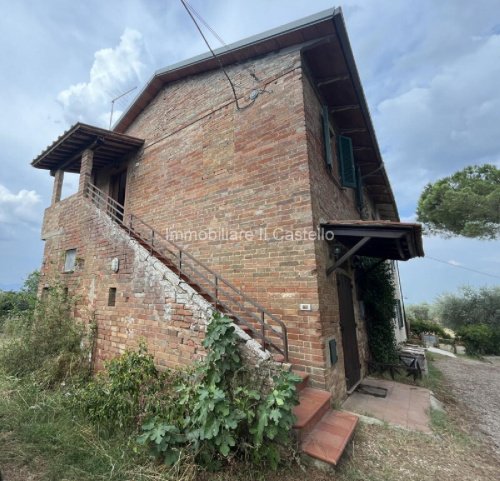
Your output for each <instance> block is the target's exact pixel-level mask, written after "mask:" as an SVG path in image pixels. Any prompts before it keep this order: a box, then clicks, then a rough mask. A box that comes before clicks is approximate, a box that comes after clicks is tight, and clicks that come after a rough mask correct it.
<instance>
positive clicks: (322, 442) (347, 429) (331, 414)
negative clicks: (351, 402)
mask: <svg viewBox="0 0 500 481" xmlns="http://www.w3.org/2000/svg"><path fill="white" fill-rule="evenodd" d="M358 420H359V418H358V416H356V415H354V414H351V413H346V412H343V411H334V410H332V409H329V410H328V412H327V413H326V414H325V415H324V416H323V417H322V418H321V420H320V421H319V422H318V423H317V424H316V426H315V427H314V429H313V430H311V432H310V433H309V434H308V435H307V436H305V437H304V438H303V441H302V444H301V450H302V452H303V453H304V454H307V455H309V456H311V457H313V458H316V459H319V460H320V461H323V462H325V463H328V464H333V465H334V466H335V465H337V463H338V462H339V459H340V457H341V456H342V453H343V452H344V450H345V447H346V446H347V443H348V442H349V441H350V440H351V438H352V436H353V434H354V430H355V429H356V425H357V424H358Z"/></svg>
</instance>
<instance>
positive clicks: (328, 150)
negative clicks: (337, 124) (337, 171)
mask: <svg viewBox="0 0 500 481" xmlns="http://www.w3.org/2000/svg"><path fill="white" fill-rule="evenodd" d="M321 117H322V119H323V138H324V144H325V162H326V165H327V166H328V167H329V168H330V169H331V168H332V166H333V159H332V144H331V140H330V117H329V113H328V106H327V105H323V110H322V115H321Z"/></svg>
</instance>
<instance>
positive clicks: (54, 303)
mask: <svg viewBox="0 0 500 481" xmlns="http://www.w3.org/2000/svg"><path fill="white" fill-rule="evenodd" d="M72 307H73V300H72V299H70V298H69V297H68V295H67V292H66V290H65V289H64V287H63V286H60V285H56V286H54V287H52V288H51V289H50V291H49V292H48V294H47V296H46V297H45V298H44V299H42V300H40V301H38V302H37V303H36V305H34V306H33V308H32V309H27V310H25V311H24V313H23V315H22V316H18V317H16V319H15V321H13V322H12V326H14V327H12V326H11V329H10V336H9V337H8V338H7V340H6V341H5V343H4V345H3V346H2V347H3V348H2V352H1V353H0V364H1V365H2V366H3V368H4V370H5V371H6V372H7V373H8V374H11V375H15V376H20V377H26V376H31V377H32V378H33V379H34V380H35V381H36V382H37V383H39V384H41V385H46V386H49V387H50V386H53V385H55V384H56V383H59V382H62V381H66V380H68V379H70V378H75V377H80V376H84V375H86V374H88V371H89V361H88V351H87V349H86V348H85V346H86V343H85V342H84V337H85V336H84V329H83V327H82V326H81V325H79V324H77V323H75V321H74V319H73V317H72V315H71V310H72Z"/></svg>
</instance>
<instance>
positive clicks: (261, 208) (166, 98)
mask: <svg viewBox="0 0 500 481" xmlns="http://www.w3.org/2000/svg"><path fill="white" fill-rule="evenodd" d="M249 70H250V71H252V72H254V73H255V75H256V76H257V77H258V78H259V80H260V82H259V83H257V82H256V81H254V79H253V78H252V76H251V75H250V73H249ZM228 73H229V75H230V77H231V78H232V79H233V80H234V81H235V84H237V91H238V92H245V99H241V100H240V102H241V103H242V104H248V102H249V100H248V93H249V92H250V91H251V90H252V89H260V90H261V92H260V95H259V96H258V97H257V99H256V101H255V102H254V103H253V104H252V105H250V106H249V107H248V108H246V109H244V110H236V108H235V104H234V101H233V99H232V96H231V95H232V94H231V90H230V87H229V85H228V84H227V80H226V79H225V77H224V76H223V74H222V73H221V72H220V71H218V70H217V71H213V72H208V73H205V74H203V75H199V76H196V77H192V78H186V79H184V80H181V81H178V82H175V83H173V84H171V85H168V86H166V87H164V88H163V89H162V90H161V91H160V93H159V94H158V95H157V96H156V98H154V99H153V100H152V101H151V103H150V104H149V105H148V106H147V107H146V109H145V110H144V111H143V112H142V113H141V114H140V115H139V116H138V118H137V119H136V121H135V122H134V123H133V124H132V125H131V127H130V128H129V129H128V131H127V132H126V133H127V134H130V135H134V136H138V137H142V138H145V140H146V141H145V145H144V147H143V149H142V150H141V151H140V152H139V153H138V155H137V156H136V157H134V158H132V159H130V161H129V162H128V179H127V200H126V211H127V212H132V213H134V214H136V215H138V216H139V217H141V218H142V219H143V220H145V221H146V222H148V223H150V224H151V225H152V226H154V228H155V229H156V230H158V231H160V232H164V233H166V232H167V230H168V231H170V232H172V231H177V232H183V231H195V232H198V233H199V232H201V231H205V232H206V231H207V230H208V229H214V230H215V231H217V230H220V229H224V230H226V231H227V230H231V231H232V232H238V231H246V232H250V233H252V234H253V238H251V239H248V238H247V239H245V238H241V239H238V240H215V241H210V240H199V239H198V240H196V239H191V240H190V241H187V240H185V241H182V240H178V243H179V244H181V245H182V246H183V247H185V248H187V250H188V251H189V252H190V253H191V254H193V255H195V256H196V257H198V258H199V259H200V260H202V261H204V262H205V263H206V264H208V265H209V266H210V267H211V268H213V269H214V270H216V271H218V272H219V273H220V274H222V275H223V276H225V277H227V278H228V279H229V280H230V281H232V282H233V283H234V284H236V285H237V286H238V287H239V288H241V289H242V290H243V291H244V292H245V293H246V294H247V295H249V296H250V297H252V298H254V299H255V300H257V301H258V302H260V303H261V304H263V305H264V307H266V308H267V309H268V310H269V311H271V312H272V313H273V314H275V315H277V316H278V317H280V318H281V319H282V320H283V321H284V322H285V323H286V325H287V328H288V333H289V342H290V361H291V363H293V364H294V365H295V366H298V367H299V368H302V369H304V370H306V371H308V372H309V373H310V374H311V379H312V381H313V383H314V384H316V385H318V386H324V385H325V384H326V385H327V386H328V387H331V388H332V389H333V392H334V396H335V397H339V398H340V397H342V396H343V395H344V393H345V382H344V372H343V357H342V349H341V345H342V343H341V337H340V330H339V319H338V300H337V292H336V285H335V282H334V276H330V278H329V279H327V278H326V277H325V274H324V272H325V268H326V267H327V266H328V265H330V264H331V262H332V261H331V259H329V256H328V249H327V245H326V242H324V241H314V240H297V239H293V240H273V239H272V236H273V233H274V232H275V231H276V230H277V233H278V234H280V233H281V234H282V233H284V232H290V231H292V232H299V233H300V232H301V231H302V230H304V231H305V232H310V231H311V230H314V229H315V228H316V227H317V226H318V225H319V223H320V222H321V221H323V220H328V219H356V218H359V214H358V212H357V209H356V206H355V200H354V193H353V191H352V190H350V189H342V188H340V187H339V184H338V180H336V179H335V178H334V177H332V176H331V175H330V174H329V173H328V172H327V170H326V167H325V164H324V159H323V144H322V136H321V123H320V105H319V102H318V100H317V99H316V97H315V95H314V92H313V90H312V88H311V86H310V84H309V83H308V80H307V79H306V78H305V77H303V72H302V69H301V68H300V54H299V51H298V49H288V50H287V51H285V52H281V53H275V54H272V55H268V56H266V57H263V58H260V59H256V60H255V61H252V62H247V63H246V64H245V65H244V66H241V65H240V66H233V67H230V68H229V69H228ZM110 173H112V171H109V170H108V171H106V172H94V175H95V182H96V183H97V184H98V185H99V187H100V188H103V189H104V190H106V182H107V179H108V178H109V175H110ZM85 202H86V201H84V200H82V199H81V198H78V197H76V196H75V197H72V198H69V199H67V200H65V201H63V202H61V203H59V204H56V205H54V206H52V207H51V208H50V209H48V210H47V215H46V219H45V223H44V236H45V237H46V238H47V243H46V251H45V257H44V259H45V261H44V262H45V264H44V268H43V272H44V273H45V274H46V276H47V277H46V278H49V277H50V276H51V274H50V269H51V268H53V269H55V272H60V270H61V269H62V264H61V262H63V254H64V251H65V249H69V248H75V247H76V248H77V255H78V257H81V258H83V259H84V264H83V267H81V269H80V270H79V271H78V272H75V273H74V274H64V275H63V277H64V279H65V281H66V282H69V283H70V284H71V283H73V285H74V287H73V289H74V290H75V291H77V292H78V293H79V294H82V299H83V300H82V304H81V309H80V312H79V316H80V317H82V318H83V317H85V316H86V315H87V316H88V314H85V315H84V314H83V312H84V306H85V309H87V311H89V312H90V311H91V312H95V313H96V316H97V319H98V321H99V329H100V335H99V336H100V337H99V349H100V351H99V352H100V356H101V357H109V356H113V355H114V354H116V353H117V352H119V351H120V350H121V349H123V348H124V346H126V345H134V344H135V343H137V340H138V338H139V337H140V336H144V337H145V338H146V339H147V340H148V343H149V344H150V345H151V346H152V350H153V351H154V352H155V355H156V356H157V359H158V360H159V362H160V363H162V364H165V365H170V366H174V365H176V364H184V363H187V362H189V361H190V360H191V359H192V358H193V357H195V356H196V355H197V354H198V351H199V344H200V335H199V333H198V331H197V330H195V329H193V327H192V326H193V325H195V326H196V325H197V324H198V320H196V321H193V319H194V317H193V316H191V315H190V308H186V305H185V303H179V302H178V299H177V298H176V297H177V294H176V293H174V294H172V295H171V297H168V296H165V295H164V291H165V286H163V285H162V284H161V280H159V279H156V278H154V279H153V280H151V279H148V278H145V269H149V267H148V266H149V264H148V262H147V260H146V259H142V260H141V259H139V258H138V257H137V253H136V252H135V251H134V250H133V249H132V250H131V247H130V245H129V244H128V243H127V242H126V241H125V240H123V239H121V238H119V239H118V240H117V239H110V238H109V237H107V236H109V234H110V233H109V226H108V227H104V228H101V227H99V228H98V229H96V228H95V226H93V223H92V222H93V221H92V220H91V219H90V218H89V217H85V216H81V215H79V214H77V212H76V211H77V210H82V208H83V207H84V206H83V204H82V203H85ZM101 224H102V222H101ZM101 224H99V225H101ZM262 232H265V233H266V234H267V236H268V237H271V239H269V238H267V239H266V238H262V237H261V236H262ZM113 257H118V258H119V259H120V261H121V266H122V268H121V269H120V272H119V273H118V274H114V273H112V272H111V270H110V261H111V259H112V258H113ZM51 262H53V264H50V263H51ZM51 266H52V267H51ZM153 277H154V276H153ZM111 284H113V286H115V287H117V288H118V298H117V305H116V307H115V308H110V307H108V306H107V292H108V288H109V287H112V285H111ZM172 296H173V297H172ZM303 303H305V304H311V306H312V310H311V311H301V310H300V309H299V305H300V304H303ZM197 315H198V317H199V316H200V315H201V314H197ZM195 317H196V316H195ZM358 326H359V330H358V339H359V341H360V352H361V353H362V354H361V357H362V359H361V361H362V363H363V364H364V362H363V361H364V358H365V356H366V333H365V331H364V329H363V323H360V322H358ZM331 336H334V337H335V338H336V339H337V341H338V346H339V354H340V358H339V362H338V363H337V365H336V366H334V367H333V368H331V369H330V368H328V369H326V370H325V365H326V355H325V341H326V340H327V339H328V338H329V337H331ZM325 376H326V377H325Z"/></svg>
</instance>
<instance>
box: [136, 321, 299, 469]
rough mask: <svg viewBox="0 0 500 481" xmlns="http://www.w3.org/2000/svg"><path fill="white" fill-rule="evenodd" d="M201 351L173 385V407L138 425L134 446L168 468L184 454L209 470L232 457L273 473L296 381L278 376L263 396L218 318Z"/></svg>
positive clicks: (286, 437) (230, 330)
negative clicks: (202, 354)
mask: <svg viewBox="0 0 500 481" xmlns="http://www.w3.org/2000/svg"><path fill="white" fill-rule="evenodd" d="M204 347H205V349H206V350H207V355H206V358H205V360H204V361H203V362H201V363H200V364H199V365H198V366H197V368H196V369H195V370H194V371H193V372H191V373H186V374H185V375H184V377H183V378H179V380H178V381H179V382H178V385H177V387H176V388H175V390H174V391H175V397H176V401H177V402H176V407H174V406H172V404H170V405H169V406H166V408H165V409H164V410H163V412H162V413H161V414H159V415H157V416H155V417H154V418H153V419H151V420H150V421H148V422H146V423H145V424H143V426H142V431H143V433H142V434H141V435H140V436H139V438H138V442H139V443H140V444H145V445H148V446H149V447H150V449H151V451H152V452H153V453H154V454H155V455H156V456H160V457H162V458H163V460H164V461H165V462H166V463H167V464H173V463H175V462H177V460H178V459H179V456H180V455H181V453H182V452H183V450H184V451H186V450H188V451H190V452H191V453H192V454H193V455H194V457H195V459H196V460H197V462H198V463H200V464H202V465H203V466H205V467H207V468H209V469H217V468H219V467H220V466H221V463H222V461H223V460H225V459H226V460H227V459H229V458H231V457H233V456H240V457H243V458H246V459H250V460H252V461H253V462H255V463H259V464H265V463H268V464H269V465H270V466H271V467H273V468H276V467H277V465H278V463H279V461H280V459H281V454H280V449H281V447H282V446H286V445H287V444H288V443H289V442H290V433H291V428H292V426H293V423H294V416H293V413H292V409H293V407H294V406H295V405H296V404H297V402H298V401H297V392H296V389H295V385H296V383H297V382H299V381H300V379H299V378H298V377H296V376H295V375H294V374H292V373H290V372H284V371H283V372H281V373H280V374H279V375H277V376H275V377H274V378H273V379H272V382H271V385H272V387H269V388H268V389H267V390H266V389H265V387H264V384H265V383H264V382H263V380H262V379H261V380H260V381H259V380H257V379H256V377H255V372H253V370H249V369H247V368H246V367H245V366H244V364H243V361H242V358H241V356H240V353H239V350H238V338H237V336H236V334H235V330H234V326H233V325H232V322H231V320H230V319H227V318H225V317H223V316H219V315H215V316H214V318H213V319H212V321H211V322H210V324H209V325H208V328H207V334H206V338H205V340H204ZM179 406H181V407H180V408H179ZM173 414H174V415H173Z"/></svg>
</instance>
